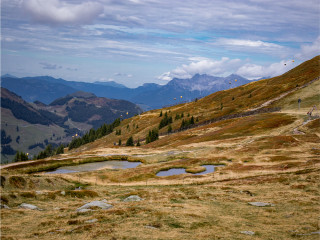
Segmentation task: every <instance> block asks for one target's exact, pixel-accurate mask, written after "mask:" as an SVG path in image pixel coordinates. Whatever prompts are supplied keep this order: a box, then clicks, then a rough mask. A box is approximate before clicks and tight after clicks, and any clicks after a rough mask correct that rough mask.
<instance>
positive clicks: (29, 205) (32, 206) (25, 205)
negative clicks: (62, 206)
mask: <svg viewBox="0 0 320 240" xmlns="http://www.w3.org/2000/svg"><path fill="white" fill-rule="evenodd" d="M19 207H20V208H24V209H31V210H39V211H42V209H40V208H38V207H37V206H35V205H32V204H28V203H21V205H20V206H19Z"/></svg>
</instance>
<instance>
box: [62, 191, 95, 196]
mask: <svg viewBox="0 0 320 240" xmlns="http://www.w3.org/2000/svg"><path fill="white" fill-rule="evenodd" d="M66 196H70V197H73V198H94V197H98V196H99V194H98V193H97V192H95V191H93V190H69V191H66Z"/></svg>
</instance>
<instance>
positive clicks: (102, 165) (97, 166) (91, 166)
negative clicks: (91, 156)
mask: <svg viewBox="0 0 320 240" xmlns="http://www.w3.org/2000/svg"><path fill="white" fill-rule="evenodd" d="M140 164H141V162H129V161H119V160H112V161H104V162H93V163H84V164H80V165H75V166H64V167H59V168H57V169H56V170H55V171H52V172H46V173H47V174H57V173H59V174H62V173H74V172H90V171H95V170H101V169H126V168H135V167H137V166H139V165H140Z"/></svg>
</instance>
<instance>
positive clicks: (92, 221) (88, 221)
mask: <svg viewBox="0 0 320 240" xmlns="http://www.w3.org/2000/svg"><path fill="white" fill-rule="evenodd" d="M95 222H98V219H96V218H94V219H90V220H87V221H85V223H95Z"/></svg>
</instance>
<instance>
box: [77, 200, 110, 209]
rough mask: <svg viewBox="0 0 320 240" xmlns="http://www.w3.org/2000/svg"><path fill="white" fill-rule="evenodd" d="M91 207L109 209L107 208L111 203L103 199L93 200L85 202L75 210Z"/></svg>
mask: <svg viewBox="0 0 320 240" xmlns="http://www.w3.org/2000/svg"><path fill="white" fill-rule="evenodd" d="M92 207H98V208H101V209H109V208H112V207H113V206H112V205H111V204H108V203H106V202H104V201H93V202H89V203H86V204H85V205H83V206H82V207H79V208H78V209H77V212H79V211H80V210H83V209H90V208H92Z"/></svg>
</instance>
